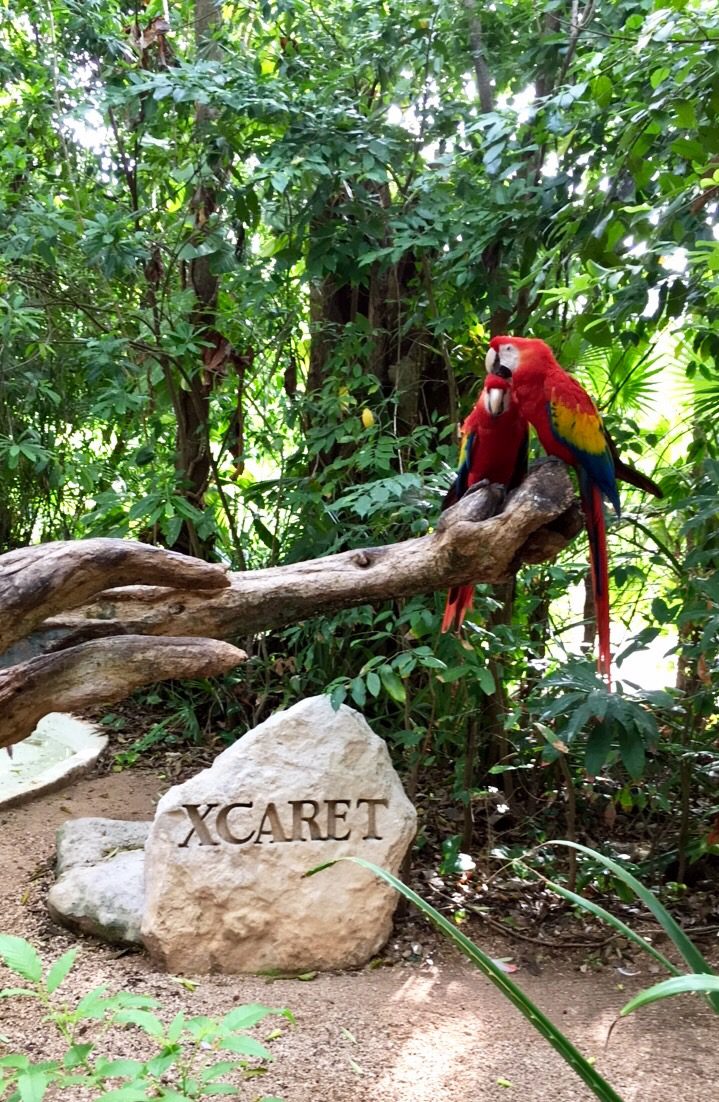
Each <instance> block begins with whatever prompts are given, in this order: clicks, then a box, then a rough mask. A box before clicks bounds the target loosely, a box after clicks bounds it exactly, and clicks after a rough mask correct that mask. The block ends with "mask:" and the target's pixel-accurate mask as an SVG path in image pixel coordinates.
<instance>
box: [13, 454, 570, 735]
mask: <svg viewBox="0 0 719 1102" xmlns="http://www.w3.org/2000/svg"><path fill="white" fill-rule="evenodd" d="M503 498H504V493H503V490H502V488H501V487H499V486H485V487H482V488H480V489H478V490H476V491H475V492H472V493H469V494H467V495H466V496H465V497H464V498H462V499H461V501H459V502H458V503H457V505H455V506H453V507H452V508H451V509H448V510H447V512H446V513H443V514H442V516H441V518H440V521H439V524H438V525H437V529H436V531H435V532H433V533H432V534H431V535H429V536H423V537H422V538H421V539H413V540H405V541H404V542H402V543H396V544H390V545H388V546H386V547H370V548H364V549H359V550H355V551H345V552H343V553H341V554H338V555H328V556H327V557H326V558H323V559H312V560H309V561H307V562H300V563H293V564H290V565H288V566H278V567H273V568H271V569H268V570H256V571H249V572H243V573H234V574H229V575H227V574H226V573H225V571H224V569H223V568H222V567H219V566H210V565H208V564H207V563H205V562H200V561H199V560H193V559H187V558H184V557H183V556H181V555H175V554H173V553H172V552H169V551H162V550H160V549H158V548H152V547H147V546H145V545H144V544H135V543H131V542H125V541H122V540H85V541H79V542H76V543H72V542H70V543H65V544H62V543H60V544H49V545H46V546H41V547H33V548H27V549H25V550H22V551H14V552H11V553H10V554H9V555H3V556H0V613H2V617H1V619H0V622H2V633H0V646H2V645H3V644H4V645H5V647H7V644H8V642H11V643H12V644H13V645H12V646H10V648H9V650H7V649H6V651H5V653H4V654H3V655H2V656H1V657H0V666H2V665H4V667H5V668H4V669H0V716H1V717H2V718H1V719H0V746H6V745H10V744H11V743H13V742H18V741H20V740H21V739H23V738H25V737H27V735H28V734H30V733H31V731H32V730H33V729H34V727H35V725H36V723H37V721H38V720H39V719H40V718H41V717H42V716H43V715H44V714H46V713H47V712H50V711H57V710H58V709H60V710H68V709H73V708H82V707H86V706H87V705H89V704H91V703H93V704H95V703H99V702H111V701H116V700H119V699H121V698H122V697H124V696H127V695H128V694H129V693H130V692H132V691H133V690H134V689H136V688H138V687H139V686H141V685H145V684H148V683H150V682H152V681H160V680H163V679H166V678H170V677H197V676H211V675H213V674H218V673H221V672H224V671H227V670H229V669H231V668H232V667H233V666H236V665H237V664H238V663H240V662H242V661H243V660H244V658H245V657H246V656H245V654H244V653H243V652H242V651H240V650H238V649H237V648H235V647H234V646H231V645H229V644H228V643H226V642H219V641H218V640H224V639H228V638H233V637H236V636H240V635H248V634H252V633H255V632H259V631H266V630H268V629H276V628H281V627H285V626H287V625H288V624H292V623H297V622H298V621H301V620H305V619H307V618H309V617H311V616H317V615H320V614H323V613H329V612H333V611H336V610H337V609H341V608H350V607H352V606H354V605H360V604H366V603H374V602H381V601H385V600H391V599H393V598H397V597H409V596H413V595H415V594H420V593H431V592H432V591H434V590H437V589H445V588H447V587H448V586H450V585H455V584H458V583H462V582H469V581H475V582H501V581H504V580H506V579H507V578H510V577H511V576H512V575H513V574H515V573H516V571H517V570H518V568H519V567H520V565H521V564H522V563H523V562H541V561H544V560H545V559H550V558H554V556H556V555H557V554H558V552H559V551H560V550H561V549H562V548H563V547H564V546H566V544H567V543H568V542H569V540H570V539H572V538H573V537H574V536H575V535H576V534H577V532H578V531H579V530H580V528H581V526H582V520H581V515H580V513H579V510H578V508H577V505H576V502H575V499H574V491H573V489H572V484H571V481H570V479H569V476H568V474H567V472H566V469H565V467H564V465H563V464H561V463H559V462H558V461H557V460H552V459H549V460H545V461H544V462H543V463H542V464H541V465H540V466H538V467H537V468H535V469H534V470H532V471H531V472H530V474H529V476H528V477H527V479H526V480H525V481H524V482H523V483H522V485H521V486H520V487H519V489H517V490H516V491H514V493H513V494H512V495H511V496H510V498H509V500H508V501H507V503H506V505H505V507H504V510H503V511H502V512H501V513H500V512H498V510H499V509H500V508H501V506H502V504H503ZM138 578H140V579H141V580H142V581H144V582H147V583H150V584H145V585H131V586H127V585H125V584H124V583H126V582H127V581H128V580H130V579H132V580H133V581H134V580H136V579H138ZM108 587H110V588H108ZM116 587H117V588H116ZM198 590H200V592H198ZM61 609H62V610H65V611H63V612H62V613H61V614H60V615H58V613H59V612H60V610H61ZM33 629H34V631H33ZM30 632H32V635H30V636H29V638H27V639H25V640H24V641H22V642H21V641H20V640H21V638H22V636H23V635H28V633H30ZM158 636H160V637H164V638H158ZM113 637H114V638H113ZM88 640H90V641H88ZM38 655H39V657H38Z"/></svg>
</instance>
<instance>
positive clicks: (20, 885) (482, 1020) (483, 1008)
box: [0, 771, 719, 1102]
mask: <svg viewBox="0 0 719 1102" xmlns="http://www.w3.org/2000/svg"><path fill="white" fill-rule="evenodd" d="M165 788H166V782H163V781H162V780H161V779H160V777H159V776H158V775H153V774H147V773H138V772H134V771H133V772H126V773H120V774H111V775H109V776H102V777H96V778H91V779H86V780H83V781H78V782H77V783H76V784H74V785H72V786H71V787H69V788H67V789H65V790H64V791H63V792H60V793H57V794H56V795H53V796H49V797H46V798H45V799H43V800H41V801H39V802H36V803H33V804H30V805H28V806H26V807H20V808H16V809H11V810H8V811H5V812H4V813H3V812H0V827H1V828H2V829H1V830H0V915H2V920H1V922H0V928H1V929H2V931H3V932H7V933H13V934H20V935H23V936H25V937H28V938H29V939H30V940H31V941H32V942H33V943H34V944H35V945H36V946H37V948H38V949H39V950H40V951H41V952H42V953H43V955H44V957H45V959H46V960H52V959H54V958H55V957H56V956H58V955H59V954H60V953H61V952H63V951H64V950H65V949H67V948H68V947H69V946H70V945H72V944H75V939H74V938H73V937H72V936H71V935H70V934H68V933H67V932H65V931H63V930H61V929H59V928H58V927H56V926H54V925H53V924H52V923H51V922H50V920H49V918H48V916H47V913H46V911H45V906H44V897H45V892H46V889H47V884H48V882H49V876H48V870H49V868H50V866H51V863H52V861H53V858H54V832H55V830H56V828H57V827H58V826H59V825H60V824H61V823H63V822H64V821H65V820H66V819H67V818H71V817H79V816H83V815H103V816H109V817H114V818H122V819H144V818H149V817H150V816H151V814H152V811H153V808H154V804H155V802H156V800H157V798H158V796H159V795H160V794H161V793H162V791H163V790H164V789H165ZM483 945H484V946H485V947H486V948H489V949H490V951H492V953H493V954H494V955H498V956H499V955H512V953H513V952H516V948H513V947H512V946H511V945H510V946H506V945H505V946H503V945H501V944H499V943H497V942H495V943H494V944H491V943H487V942H486V941H483ZM516 978H517V980H518V981H519V982H520V983H521V985H522V986H523V987H524V988H525V989H526V991H527V993H528V994H529V995H530V997H531V998H533V999H534V1000H535V1002H537V1003H538V1004H539V1006H540V1007H541V1008H542V1009H543V1010H544V1011H545V1012H547V1013H548V1014H549V1016H550V1017H551V1018H553V1020H554V1021H555V1022H557V1023H558V1024H561V1025H562V1027H563V1028H564V1029H565V1030H566V1032H567V1033H568V1034H569V1036H570V1037H571V1039H572V1040H573V1041H574V1042H575V1043H576V1044H577V1045H578V1047H579V1048H580V1049H581V1050H582V1051H583V1052H584V1053H585V1054H586V1055H589V1056H593V1057H595V1058H596V1062H597V1067H598V1068H599V1070H600V1071H601V1072H602V1073H603V1074H604V1075H605V1076H606V1077H607V1078H608V1079H609V1081H610V1082H611V1083H612V1085H613V1086H614V1088H615V1089H616V1090H618V1091H619V1093H620V1094H622V1095H623V1097H624V1099H625V1100H626V1102H639V1100H640V1099H641V1100H645V1099H646V1100H651V1102H675V1100H677V1099H682V1102H699V1100H701V1102H710V1100H712V1099H719V1068H718V1066H717V1056H716V1052H717V1040H718V1039H719V1022H718V1021H717V1019H716V1018H715V1017H714V1016H713V1015H712V1014H711V1013H710V1011H709V1010H708V1008H706V1007H705V1006H704V1005H703V1004H700V1003H699V1002H698V1000H695V999H693V998H691V997H686V996H685V997H683V998H682V999H681V1000H675V1001H674V1002H673V1003H665V1004H663V1005H659V1006H657V1007H650V1008H649V1009H648V1010H645V1011H641V1012H639V1013H638V1014H637V1015H635V1016H634V1017H633V1019H630V1020H628V1021H626V1022H623V1023H622V1024H621V1025H620V1026H619V1027H618V1028H617V1029H616V1030H615V1033H614V1035H613V1037H612V1041H611V1044H610V1045H609V1047H608V1049H605V1046H604V1042H605V1038H606V1033H607V1028H608V1026H609V1025H610V1023H611V1022H612V1020H613V1018H614V1016H615V1014H616V1011H617V1009H618V1008H619V1007H620V1006H621V1005H622V1003H623V1002H624V1001H625V1000H626V998H627V997H628V995H629V994H632V993H633V992H634V991H636V990H640V989H641V988H642V987H646V986H648V985H649V983H651V982H653V981H655V980H656V978H657V977H655V976H652V975H650V974H648V972H647V971H646V969H644V968H643V971H642V974H641V975H640V976H638V977H636V978H634V979H628V978H625V977H623V976H620V975H619V974H618V973H617V972H616V971H615V970H614V969H606V970H604V971H601V972H599V973H595V974H586V975H585V974H583V973H581V972H579V971H578V969H577V967H576V965H572V964H571V963H567V964H566V965H564V964H562V963H561V962H560V963H558V964H557V965H556V966H555V965H552V966H548V967H545V970H544V972H543V974H542V975H539V976H533V975H530V974H529V972H528V971H522V970H520V972H519V973H518V974H517V976H516ZM4 979H5V977H4V976H3V977H2V980H4ZM98 983H106V984H107V985H108V986H109V987H110V988H111V989H113V990H121V989H127V990H134V991H137V992H142V993H144V994H150V995H153V996H155V997H157V998H159V999H161V1000H162V1001H163V1004H164V1005H165V1006H166V1008H167V1010H168V1012H170V1013H172V1014H175V1013H176V1012H177V1011H178V1010H180V1009H182V1010H184V1011H185V1012H186V1013H188V1014H202V1013H204V1014H211V1015H218V1014H221V1013H224V1012H225V1011H227V1010H228V1009H229V1008H230V1007H231V1006H232V1005H233V1004H237V1003H244V1002H262V1003H266V1004H268V1005H270V1006H283V1007H284V1006H286V1007H289V1008H290V1009H291V1010H292V1011H293V1013H294V1014H295V1016H296V1018H297V1024H296V1026H295V1027H294V1028H289V1027H288V1028H287V1029H286V1030H283V1036H282V1037H280V1038H278V1039H277V1040H275V1041H273V1042H272V1044H271V1047H272V1051H273V1053H274V1056H275V1062H274V1064H273V1066H272V1069H271V1071H270V1073H269V1074H268V1075H267V1076H266V1077H264V1078H263V1079H262V1080H261V1082H257V1081H253V1082H250V1083H248V1084H247V1093H246V1098H247V1099H248V1100H250V1099H254V1098H257V1097H258V1096H259V1095H260V1094H278V1095H280V1096H281V1097H283V1098H284V1099H285V1102H347V1100H348V1099H352V1100H353V1102H354V1100H356V1102H450V1100H451V1102H470V1100H471V1102H485V1100H490V1099H503V1100H508V1099H511V1098H516V1099H520V1098H521V1099H522V1100H523V1102H548V1100H550V1099H551V1102H574V1100H578V1102H582V1100H585V1099H590V1098H593V1097H594V1096H593V1095H591V1094H590V1092H589V1091H588V1090H587V1089H586V1088H585V1087H584V1085H583V1084H582V1083H581V1082H580V1081H579V1080H578V1079H577V1078H576V1076H574V1075H573V1074H572V1073H571V1072H570V1071H569V1069H568V1068H567V1067H566V1066H565V1065H564V1064H563V1062H562V1061H561V1060H560V1058H559V1057H558V1056H557V1055H556V1054H555V1053H554V1052H553V1050H552V1049H550V1048H549V1046H548V1045H547V1044H546V1043H545V1042H544V1041H543V1040H542V1039H541V1038H540V1037H539V1035H538V1034H535V1033H534V1031H533V1030H531V1029H530V1027H529V1026H528V1025H527V1024H526V1023H525V1022H524V1020H523V1019H522V1018H521V1017H520V1015H519V1014H518V1013H517V1012H516V1011H515V1010H514V1009H513V1007H512V1006H510V1004H509V1003H508V1002H506V1000H504V999H503V998H502V997H501V995H500V994H499V993H498V992H496V991H495V989H494V988H493V987H491V985H490V984H489V983H488V982H487V981H486V980H485V979H484V978H483V977H482V976H480V975H479V973H477V972H476V971H475V970H474V969H472V968H471V967H470V966H469V965H465V964H464V962H463V961H462V959H461V958H459V957H455V956H454V954H453V951H451V950H447V951H442V954H441V959H440V960H439V961H438V962H437V963H436V964H435V965H432V966H428V965H427V964H426V963H424V964H409V963H407V964H400V965H397V966H395V967H393V968H383V969H379V970H377V971H369V970H368V971H362V972H357V973H347V974H340V975H324V976H320V977H318V978H317V979H315V980H314V981H312V982H304V983H303V982H298V981H293V980H280V981H276V982H274V983H271V984H268V983H267V982H266V981H265V980H263V979H259V978H254V977H249V978H244V977H222V976H212V977H200V982H199V985H198V987H197V988H196V989H195V990H194V991H192V992H190V991H187V990H186V989H185V988H183V987H182V986H181V985H180V984H178V982H177V980H175V979H172V978H171V977H168V976H167V975H164V974H162V973H158V972H156V971H155V970H154V969H153V967H152V966H151V964H150V963H149V961H148V960H147V959H146V958H145V957H144V956H143V955H141V954H131V955H125V956H119V957H118V955H117V950H115V949H112V948H110V947H107V946H103V945H100V944H99V943H95V942H92V941H87V942H83V949H82V953H81V956H80V958H79V961H78V964H77V966H76V968H75V970H74V972H73V978H72V984H73V987H74V989H75V990H76V991H77V992H78V993H83V992H85V991H86V990H89V989H90V988H91V987H93V986H95V985H97V984H98ZM619 983H623V984H624V989H623V990H619V989H618V984H619ZM33 1013H34V1010H33V1007H32V1005H31V1004H29V1003H28V1002H27V1001H24V1002H23V1005H22V1008H16V1007H13V1008H9V1007H8V1005H7V1004H3V1003H0V1024H2V1032H4V1033H6V1034H8V1035H9V1036H10V1037H11V1038H12V1039H14V1040H16V1041H18V1042H20V1041H24V1042H26V1041H27V1038H28V1037H33V1036H34V1037H35V1038H37V1039H36V1040H32V1041H31V1042H30V1044H31V1045H32V1046H33V1049H34V1051H35V1054H36V1055H37V1056H39V1055H40V1053H42V1051H43V1049H42V1040H41V1038H42V1037H43V1027H42V1026H40V1025H39V1016H38V1017H37V1018H33V1016H32V1015H33ZM273 1026H274V1022H273ZM498 1080H503V1081H506V1082H508V1083H509V1084H511V1086H503V1085H500V1083H499V1082H498Z"/></svg>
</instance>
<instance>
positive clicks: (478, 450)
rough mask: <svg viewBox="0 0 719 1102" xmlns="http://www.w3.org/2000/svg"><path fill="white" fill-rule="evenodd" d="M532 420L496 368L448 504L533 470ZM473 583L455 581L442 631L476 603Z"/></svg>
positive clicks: (465, 432) (471, 423) (510, 483)
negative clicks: (529, 461) (521, 411)
mask: <svg viewBox="0 0 719 1102" xmlns="http://www.w3.org/2000/svg"><path fill="white" fill-rule="evenodd" d="M527 436H528V434H527V423H526V421H525V420H524V418H523V417H521V416H520V414H519V410H518V408H517V403H516V402H515V401H513V400H512V387H511V382H510V380H509V379H503V378H499V377H498V376H496V375H492V374H491V373H490V374H489V375H487V377H486V379H485V380H484V387H483V389H482V392H481V394H480V396H479V398H478V399H477V402H476V404H475V406H474V409H473V410H472V412H471V413H470V414H469V416H468V417H467V419H466V420H465V422H464V424H463V425H462V429H461V444H460V451H459V468H458V470H457V477H456V479H455V480H454V483H453V484H452V486H451V488H450V490H449V492H448V493H447V496H446V497H445V499H444V501H443V503H442V509H443V510H444V509H448V508H449V507H450V505H454V504H455V502H457V501H459V499H460V498H461V497H463V496H464V495H465V494H466V493H467V491H468V490H469V489H470V488H471V487H472V486H474V485H476V483H478V482H481V481H483V480H486V481H487V482H498V483H500V484H501V485H503V486H506V487H507V489H508V490H511V489H513V488H514V487H515V486H518V485H519V483H520V482H521V481H522V479H523V478H524V476H525V474H526V472H527ZM473 599H474V586H473V585H471V584H470V585H457V586H453V588H452V589H450V591H449V593H448V594H447V603H446V605H445V608H444V617H443V618H442V631H448V630H449V629H450V628H455V629H459V628H460V627H461V625H462V621H463V620H464V617H465V614H466V613H467V611H468V610H469V609H470V608H471V607H472V601H473Z"/></svg>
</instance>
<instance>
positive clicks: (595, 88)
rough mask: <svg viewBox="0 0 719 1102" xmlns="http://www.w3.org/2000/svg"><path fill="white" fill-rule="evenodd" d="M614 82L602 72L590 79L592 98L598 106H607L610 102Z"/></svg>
mask: <svg viewBox="0 0 719 1102" xmlns="http://www.w3.org/2000/svg"><path fill="white" fill-rule="evenodd" d="M613 91H614V84H613V83H612V81H611V80H610V79H609V77H608V76H605V75H604V74H603V73H602V74H601V75H600V76H598V77H596V78H595V80H593V81H592V98H593V99H594V101H595V102H596V103H598V104H599V106H600V107H602V108H604V107H608V106H609V104H610V103H611V102H612V92H613Z"/></svg>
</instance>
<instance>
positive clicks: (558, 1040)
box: [305, 857, 622, 1102]
mask: <svg viewBox="0 0 719 1102" xmlns="http://www.w3.org/2000/svg"><path fill="white" fill-rule="evenodd" d="M338 860H339V861H352V862H354V864H356V865H361V866H362V868H365V869H368V870H369V871H370V872H372V873H374V875H375V876H379V877H381V879H382V880H385V881H386V882H387V883H388V884H391V886H392V887H393V888H394V889H395V890H396V891H398V892H399V893H400V895H403V896H404V898H405V899H408V900H409V901H410V903H414V905H415V907H417V908H419V910H420V911H422V913H423V914H425V915H426V916H427V917H428V918H429V919H430V920H431V921H432V922H433V923H434V924H435V926H437V927H438V928H439V929H440V930H442V932H443V933H445V934H446V935H447V937H449V938H450V939H451V940H452V941H453V942H454V944H455V945H456V946H457V947H458V948H459V949H460V950H461V951H462V952H463V953H464V955H465V956H466V957H467V958H468V959H469V960H471V961H472V963H473V964H474V965H476V966H477V968H479V970H480V971H481V972H483V973H484V975H485V976H486V977H487V979H488V980H491V982H492V983H493V984H494V985H495V987H498V988H499V990H500V991H501V992H502V993H503V994H504V995H506V997H507V998H508V999H509V1001H510V1002H511V1003H512V1004H513V1005H514V1006H516V1007H517V1009H518V1010H519V1011H520V1013H522V1014H523V1015H524V1017H525V1018H526V1019H527V1021H528V1022H530V1023H531V1025H533V1026H534V1028H535V1029H536V1030H537V1031H538V1032H539V1033H541V1035H542V1036H543V1037H544V1039H545V1040H546V1041H549V1044H550V1045H551V1046H552V1048H554V1049H556V1051H557V1052H558V1053H559V1054H560V1056H561V1057H562V1058H563V1059H564V1060H566V1062H567V1063H568V1064H569V1066H570V1067H571V1068H572V1069H573V1071H575V1072H576V1074H577V1075H578V1076H579V1077H580V1079H583V1080H584V1082H585V1083H586V1084H587V1086H588V1087H589V1089H590V1090H591V1091H592V1092H593V1094H595V1095H596V1097H597V1098H599V1099H601V1100H602V1102H622V1098H621V1096H620V1095H618V1094H617V1092H616V1091H615V1090H614V1088H613V1087H611V1086H610V1084H609V1083H607V1081H606V1079H604V1078H603V1076H601V1075H600V1074H599V1072H598V1071H596V1070H595V1069H594V1068H593V1067H592V1065H591V1064H590V1063H589V1061H588V1060H587V1059H586V1058H585V1057H584V1056H582V1054H581V1052H579V1051H578V1049H576V1048H575V1047H574V1045H573V1044H572V1043H571V1041H570V1040H569V1039H568V1038H567V1037H566V1036H565V1035H564V1033H562V1031H561V1029H558V1028H557V1026H555V1025H554V1023H553V1022H552V1021H551V1020H550V1019H549V1018H547V1016H546V1015H545V1014H543V1013H542V1011H541V1010H540V1009H539V1008H538V1007H537V1006H535V1004H534V1003H533V1002H532V1001H531V1000H530V999H529V998H527V996H526V995H525V994H524V992H523V991H522V989H521V987H518V986H517V985H516V984H515V983H513V982H512V981H511V980H510V979H509V977H508V976H507V974H506V973H505V972H503V971H502V970H501V968H499V967H498V966H497V965H496V964H495V963H494V961H493V960H492V958H491V957H489V956H487V954H486V953H484V952H483V951H482V950H481V949H480V948H479V946H478V945H475V943H474V942H473V941H471V940H470V939H469V938H468V937H467V936H466V935H465V934H463V933H462V931H461V930H458V929H457V927H456V926H453V925H452V923H451V922H450V921H449V919H447V918H445V917H444V915H442V914H440V912H439V911H436V910H435V909H434V907H432V906H431V904H429V903H427V902H426V901H425V900H424V899H422V897H421V896H420V895H417V893H416V892H414V891H412V889H411V888H408V887H407V885H406V884H403V883H402V881H401V880H399V879H398V878H397V877H396V876H394V875H393V874H392V873H391V872H387V870H386V869H382V868H380V867H379V866H378V865H373V864H372V862H371V861H365V860H364V859H363V858H362V857H340V858H338ZM336 863H337V862H336V861H328V862H327V863H326V864H324V865H319V866H318V867H317V868H315V869H311V870H310V871H309V872H308V873H305V875H306V876H313V875H314V874H315V873H318V872H322V870H323V869H328V868H331V867H332V865H335V864H336Z"/></svg>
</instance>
